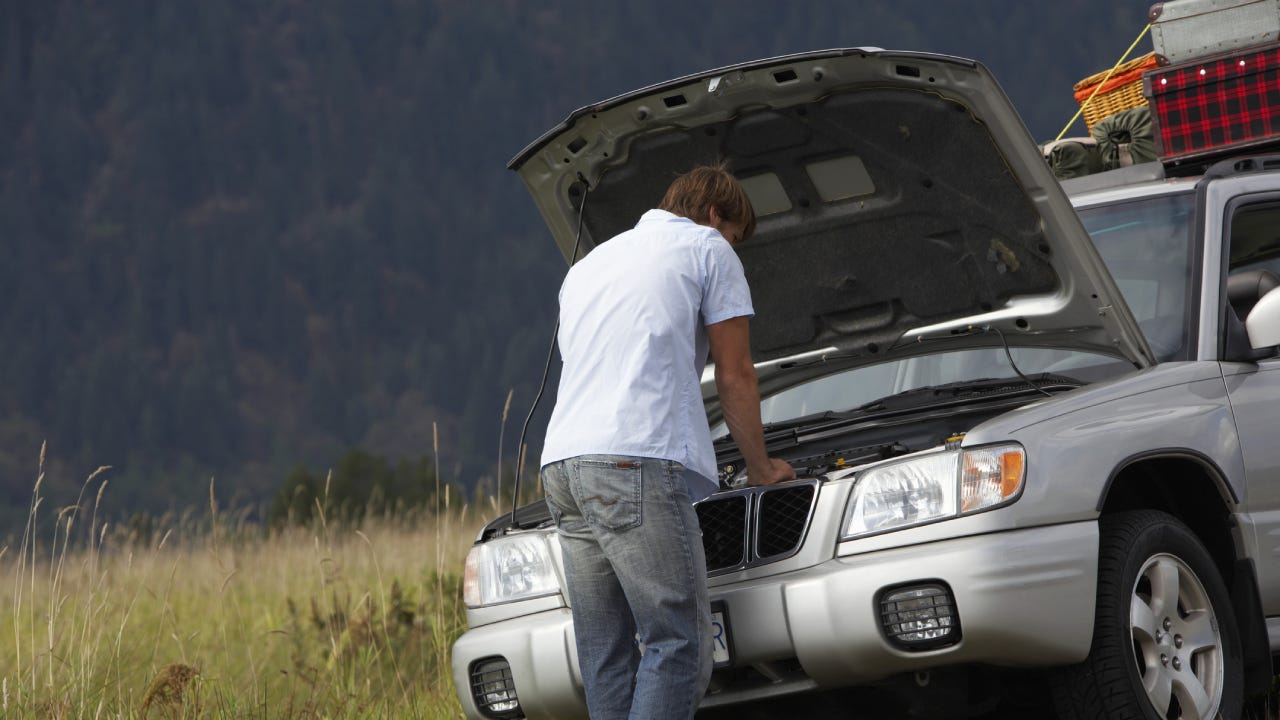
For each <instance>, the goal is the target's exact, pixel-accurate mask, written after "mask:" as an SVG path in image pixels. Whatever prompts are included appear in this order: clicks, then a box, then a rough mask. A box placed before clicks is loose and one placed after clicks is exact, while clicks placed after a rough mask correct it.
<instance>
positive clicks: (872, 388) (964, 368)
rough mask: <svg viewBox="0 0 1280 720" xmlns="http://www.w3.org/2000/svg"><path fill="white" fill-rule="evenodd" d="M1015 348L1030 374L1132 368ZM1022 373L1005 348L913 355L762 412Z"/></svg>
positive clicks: (799, 410)
mask: <svg viewBox="0 0 1280 720" xmlns="http://www.w3.org/2000/svg"><path fill="white" fill-rule="evenodd" d="M1009 352H1010V354H1011V355H1012V356H1013V359H1014V362H1016V363H1017V365H1018V369H1019V370H1021V371H1022V372H1023V373H1024V374H1028V375H1038V374H1040V373H1055V374H1059V375H1066V376H1069V377H1072V378H1075V379H1077V380H1081V381H1083V382H1092V381H1095V380H1098V379H1101V378H1103V377H1109V376H1111V375H1114V374H1118V373H1120V372H1123V371H1125V370H1126V369H1128V368H1129V366H1128V364H1126V363H1124V362H1123V361H1120V360H1117V359H1116V358H1113V357H1109V356H1105V355H1095V354H1093V353H1086V352H1078V351H1074V350H1053V349H1045V348H1010V351H1009ZM1016 376H1017V372H1015V371H1014V370H1013V368H1012V367H1011V366H1010V364H1009V358H1008V356H1007V355H1005V351H1004V350H1003V349H1002V348H979V349H973V350H957V351H954V352H948V353H938V354H936V355H925V356H922V357H911V358H905V359H902V360H892V361H889V362H884V363H880V364H878V365H870V366H866V367H859V368H854V369H852V370H846V371H845V372H842V373H837V374H835V375H830V376H827V377H824V378H819V379H817V380H811V381H809V382H806V383H803V384H801V385H797V386H795V387H792V388H788V389H786V390H783V391H781V392H778V393H775V394H773V395H770V396H768V397H765V398H764V399H763V400H762V401H761V403H760V415H761V419H762V420H763V421H764V422H765V424H769V423H775V422H781V421H784V420H790V419H792V418H797V417H802V416H805V415H812V414H814V413H821V412H827V411H832V410H834V411H839V410H849V409H851V408H856V407H858V406H860V405H865V404H866V403H869V402H871V401H873V400H878V399H880V398H882V397H887V396H889V395H895V394H897V393H900V392H906V391H908V390H916V389H918V388H923V387H929V386H932V385H946V384H948V383H954V382H963V381H966V380H984V379H991V378H1009V377H1016ZM727 432H728V431H727V429H726V428H725V425H724V423H719V424H717V425H716V426H715V427H714V428H712V436H713V437H720V436H722V435H724V434H726V433H727Z"/></svg>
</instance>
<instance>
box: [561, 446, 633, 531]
mask: <svg viewBox="0 0 1280 720" xmlns="http://www.w3.org/2000/svg"><path fill="white" fill-rule="evenodd" d="M641 478H642V475H641V468H640V463H638V462H625V461H624V462H607V461H596V460H580V461H579V462H578V483H579V484H578V492H577V493H576V494H577V497H578V507H580V508H581V509H582V515H583V517H585V518H586V519H587V522H589V523H591V524H592V525H594V526H597V527H600V528H604V529H606V530H615V531H616V530H627V529H629V528H634V527H639V526H640V520H641V518H640V506H641V499H640V493H641V488H642V485H641V482H642V479H641Z"/></svg>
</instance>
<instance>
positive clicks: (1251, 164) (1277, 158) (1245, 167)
mask: <svg viewBox="0 0 1280 720" xmlns="http://www.w3.org/2000/svg"><path fill="white" fill-rule="evenodd" d="M1271 170H1280V155H1250V156H1247V157H1237V158H1231V159H1229V160H1220V161H1218V162H1216V163H1214V164H1213V165H1210V166H1209V169H1207V170H1205V171H1204V179H1205V180H1212V179H1214V178H1223V177H1230V176H1232V175H1244V174H1247V173H1255V172H1266V171H1271Z"/></svg>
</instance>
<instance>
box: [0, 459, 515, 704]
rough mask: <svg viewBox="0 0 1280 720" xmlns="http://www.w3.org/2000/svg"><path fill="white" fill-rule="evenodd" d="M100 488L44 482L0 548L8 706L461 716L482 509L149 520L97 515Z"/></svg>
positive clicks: (104, 503)
mask: <svg viewBox="0 0 1280 720" xmlns="http://www.w3.org/2000/svg"><path fill="white" fill-rule="evenodd" d="M104 488H105V483H103V482H102V481H101V480H100V479H98V478H90V480H89V481H88V482H86V484H85V497H82V498H81V502H80V503H78V504H77V505H75V506H72V507H69V508H51V507H45V506H44V502H43V500H42V499H41V498H40V493H39V483H37V484H36V492H35V495H34V499H33V502H32V508H31V513H30V518H31V524H30V525H29V527H28V530H27V532H26V533H25V534H24V536H23V537H22V538H21V540H20V541H18V542H15V543H12V544H10V545H8V546H5V547H4V548H3V549H2V550H0V578H4V582H5V583H6V585H7V588H8V589H7V592H3V593H0V717H6V718H8V717H22V718H28V717H29V718H458V717H461V713H460V711H459V708H458V703H457V700H456V699H455V696H454V689H453V683H452V680H451V677H450V672H449V649H450V646H451V645H452V642H453V640H454V639H455V638H456V637H457V636H458V635H459V634H461V632H462V631H463V629H464V623H465V620H464V617H463V608H462V598H461V578H460V573H461V568H462V565H463V558H464V557H465V555H466V552H467V549H468V547H469V546H470V543H471V540H472V539H473V538H474V537H475V533H476V531H477V530H478V528H479V526H480V524H481V521H480V519H479V518H478V513H477V512H476V511H475V510H474V509H470V508H467V507H465V506H463V507H457V506H455V507H453V508H448V507H442V508H441V510H440V511H439V512H436V513H424V514H422V516H421V517H402V518H397V519H390V518H372V519H367V520H366V521H365V522H362V523H360V526H359V527H350V526H348V527H336V526H335V525H334V524H333V523H330V522H327V521H325V520H321V521H319V522H317V523H314V524H313V525H312V526H311V527H307V528H294V529H289V530H285V531H281V532H275V533H267V532H265V531H264V530H263V529H261V528H260V527H257V526H254V525H250V524H248V523H245V522H244V521H243V515H241V516H239V517H238V516H235V515H232V514H228V513H226V512H225V511H220V510H219V508H218V507H217V505H216V503H214V502H212V501H211V502H210V507H209V508H208V510H207V511H204V512H201V513H196V514H192V515H189V516H186V517H181V518H164V519H160V520H158V521H157V522H156V523H155V524H154V526H153V529H148V530H145V531H139V529H138V528H137V527H134V528H121V527H115V526H113V525H111V524H109V523H104V522H102V521H101V520H99V519H97V518H99V517H103V516H105V515H106V514H108V513H107V508H108V506H109V504H110V503H109V495H110V492H109V490H108V491H106V492H105V493H104V492H103V489H104ZM210 495H211V498H212V496H213V493H212V491H211V493H210ZM445 504H446V506H447V504H448V496H447V495H446V496H445ZM495 508H496V506H495ZM495 508H489V507H486V508H484V510H483V513H484V514H490V515H492V514H496V509H495ZM37 528H39V529H37Z"/></svg>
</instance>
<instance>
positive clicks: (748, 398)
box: [707, 316, 796, 485]
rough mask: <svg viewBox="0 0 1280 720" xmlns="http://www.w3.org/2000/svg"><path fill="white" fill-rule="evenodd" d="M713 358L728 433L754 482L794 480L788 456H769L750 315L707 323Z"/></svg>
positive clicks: (793, 472) (717, 387)
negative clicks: (778, 457)
mask: <svg viewBox="0 0 1280 720" xmlns="http://www.w3.org/2000/svg"><path fill="white" fill-rule="evenodd" d="M707 337H708V339H709V340H710V344H711V360H712V361H713V362H714V363H715V368H716V369H715V373H716V390H717V391H719V393H720V408H721V409H722V410H723V411H724V421H725V424H726V425H728V426H729V433H730V434H731V435H733V440H734V442H736V443H737V444H738V449H739V450H741V451H742V457H743V460H744V461H745V462H746V464H747V480H748V482H749V483H750V484H751V485H772V484H773V483H776V482H782V481H783V480H791V479H794V478H795V476H796V471H795V470H794V469H793V468H792V467H791V465H790V464H788V463H787V462H786V461H785V460H779V459H777V458H771V457H769V455H768V453H767V452H765V447H764V428H763V427H761V424H760V389H759V386H758V385H757V382H756V369H755V367H754V366H753V365H752V364H751V342H750V329H749V325H748V319H747V318H746V317H745V316H744V317H736V318H730V319H728V320H724V321H722V322H718V323H715V324H713V325H708V326H707Z"/></svg>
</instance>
